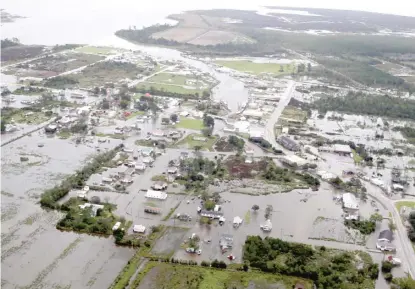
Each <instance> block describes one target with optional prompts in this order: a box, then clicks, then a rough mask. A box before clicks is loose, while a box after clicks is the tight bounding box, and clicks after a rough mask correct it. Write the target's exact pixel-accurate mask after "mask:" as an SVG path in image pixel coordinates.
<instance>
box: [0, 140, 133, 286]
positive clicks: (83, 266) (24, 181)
mask: <svg viewBox="0 0 415 289" xmlns="http://www.w3.org/2000/svg"><path fill="white" fill-rule="evenodd" d="M38 142H42V143H43V144H44V146H43V147H41V148H40V147H37V143H38ZM110 145H111V146H115V145H116V142H115V141H114V142H112V143H111V144H110ZM101 146H102V147H104V146H105V145H104V144H101ZM109 147H110V146H109V145H108V148H109ZM1 150H2V159H1V161H2V164H3V166H2V180H1V181H2V194H1V209H2V216H1V217H2V234H1V240H2V260H1V261H2V271H3V272H2V288H16V287H25V288H57V287H59V286H60V288H65V287H66V288H69V287H71V286H72V288H97V289H98V288H106V287H108V286H109V284H111V282H112V281H113V279H114V278H115V277H116V275H117V274H118V272H119V270H120V268H122V267H123V266H124V264H126V262H127V261H128V260H129V259H130V258H131V256H132V254H133V252H132V251H131V250H130V249H127V248H119V247H116V246H114V241H113V239H112V237H111V238H98V237H93V236H88V235H78V234H75V233H64V232H60V231H58V230H57V229H56V228H55V226H56V223H57V222H58V221H59V219H61V218H62V216H63V214H62V213H60V212H56V211H47V210H43V209H41V208H40V206H39V204H37V198H38V197H39V196H40V194H41V193H42V192H43V191H44V190H45V189H47V188H50V187H52V186H54V185H55V184H58V183H59V182H60V181H61V180H62V179H63V178H64V177H65V176H66V175H69V174H71V173H73V171H74V170H76V169H78V168H80V167H81V166H83V164H84V162H85V160H86V159H88V157H89V156H91V155H92V154H94V153H95V152H96V149H95V145H93V144H88V145H84V144H80V145H74V144H73V143H70V142H69V141H65V140H60V139H58V138H46V137H45V136H43V135H41V134H39V135H38V134H35V135H34V136H32V137H25V138H22V139H20V140H18V141H16V142H13V143H11V144H9V145H7V146H4V147H2V149H1ZM21 154H25V155H27V156H28V157H29V162H28V163H27V164H23V163H22V162H21V161H20V159H19V156H20V155H21ZM31 158H33V160H30V159H31ZM4 164H7V165H6V166H5V165H4ZM68 272H70V274H68Z"/></svg>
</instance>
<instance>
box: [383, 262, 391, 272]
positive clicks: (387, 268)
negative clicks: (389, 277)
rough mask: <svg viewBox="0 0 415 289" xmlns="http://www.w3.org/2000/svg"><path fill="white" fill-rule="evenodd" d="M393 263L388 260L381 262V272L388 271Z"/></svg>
mask: <svg viewBox="0 0 415 289" xmlns="http://www.w3.org/2000/svg"><path fill="white" fill-rule="evenodd" d="M392 268H393V264H392V263H391V262H389V261H383V262H382V272H383V273H390V272H391V271H392Z"/></svg>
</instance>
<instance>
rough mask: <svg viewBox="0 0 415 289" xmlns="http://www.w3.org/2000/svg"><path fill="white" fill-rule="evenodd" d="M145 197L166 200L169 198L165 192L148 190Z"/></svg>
mask: <svg viewBox="0 0 415 289" xmlns="http://www.w3.org/2000/svg"><path fill="white" fill-rule="evenodd" d="M145 197H146V198H148V199H157V200H165V199H167V194H166V193H165V192H160V191H153V190H148V191H147V193H146V195H145Z"/></svg>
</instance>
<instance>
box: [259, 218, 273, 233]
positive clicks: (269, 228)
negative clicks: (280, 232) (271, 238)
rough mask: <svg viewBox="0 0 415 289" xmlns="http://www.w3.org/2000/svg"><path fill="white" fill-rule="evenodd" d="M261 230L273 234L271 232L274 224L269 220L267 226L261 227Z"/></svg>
mask: <svg viewBox="0 0 415 289" xmlns="http://www.w3.org/2000/svg"><path fill="white" fill-rule="evenodd" d="M260 228H261V229H262V231H264V232H271V230H272V223H271V220H269V219H268V220H267V221H266V222H265V224H263V225H260Z"/></svg>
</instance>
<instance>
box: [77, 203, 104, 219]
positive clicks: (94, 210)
mask: <svg viewBox="0 0 415 289" xmlns="http://www.w3.org/2000/svg"><path fill="white" fill-rule="evenodd" d="M79 208H81V209H82V210H84V209H86V208H91V216H92V217H95V216H96V215H97V211H98V210H99V209H101V210H102V209H104V205H97V204H91V203H85V204H83V205H79Z"/></svg>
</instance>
